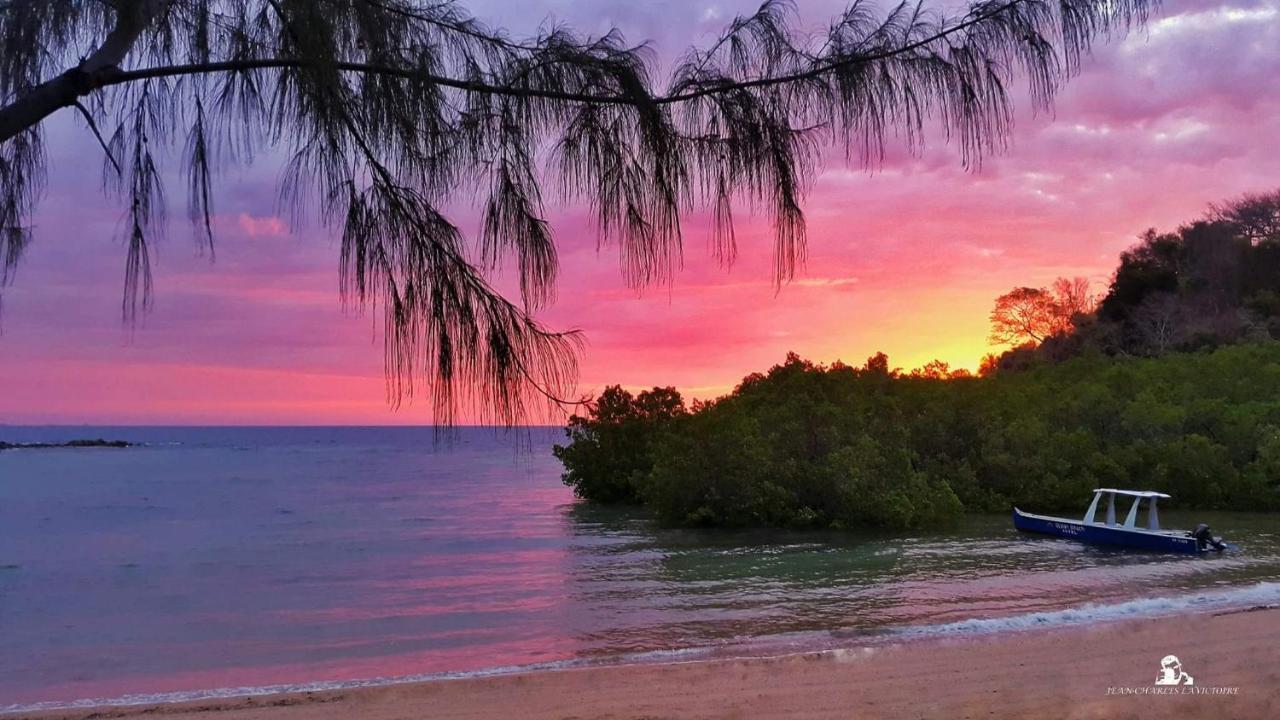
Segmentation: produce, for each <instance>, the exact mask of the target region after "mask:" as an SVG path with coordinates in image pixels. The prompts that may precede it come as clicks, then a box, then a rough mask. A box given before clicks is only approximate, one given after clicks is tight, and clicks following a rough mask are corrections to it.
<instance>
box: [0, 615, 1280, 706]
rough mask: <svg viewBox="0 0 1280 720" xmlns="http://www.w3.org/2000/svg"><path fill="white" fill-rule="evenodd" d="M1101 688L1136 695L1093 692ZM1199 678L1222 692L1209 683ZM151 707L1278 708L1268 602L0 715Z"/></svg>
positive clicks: (1276, 651) (1277, 643)
mask: <svg viewBox="0 0 1280 720" xmlns="http://www.w3.org/2000/svg"><path fill="white" fill-rule="evenodd" d="M1170 654H1174V655H1177V656H1178V657H1179V658H1181V660H1182V663H1183V669H1184V671H1185V672H1187V673H1188V674H1190V675H1191V676H1192V677H1194V680H1195V685H1194V687H1177V688H1159V690H1163V691H1166V692H1169V693H1175V694H1158V695H1157V694H1151V693H1153V692H1154V691H1156V690H1157V688H1156V686H1155V685H1154V681H1155V679H1156V676H1157V675H1158V673H1159V670H1160V660H1161V658H1163V657H1164V656H1166V655H1170ZM1109 688H1120V689H1122V690H1121V691H1120V692H1122V693H1125V692H1133V693H1137V694H1109V692H1108V689H1109ZM1215 688H1220V689H1222V688H1225V689H1226V692H1227V693H1229V694H1214V689H1215ZM1231 688H1235V691H1234V693H1230V689H1231ZM1124 689H1131V690H1124ZM1219 692H1221V691H1219ZM1113 693H1114V691H1113ZM155 716H162V717H170V716H173V717H182V718H185V717H195V718H202V719H203V718H208V719H209V720H212V719H214V718H216V719H217V720H304V719H305V720H347V719H348V718H359V719H360V720H402V719H403V720H410V719H412V720H421V719H422V718H476V719H478V718H486V719H487V718H521V719H522V720H523V719H527V720H535V719H538V718H557V719H563V720H569V719H574V720H586V719H588V718H600V719H604V718H610V719H613V720H622V719H626V718H636V719H640V718H646V719H650V720H652V719H656V718H842V719H848V718H867V719H879V718H886V719H887V718H895V719H896V718H946V719H947V720H960V719H962V718H1107V719H1109V720H1115V719H1124V718H1178V719H1179V720H1188V719H1190V718H1212V719H1213V720H1229V719H1232V718H1242V719H1251V718H1258V719H1259V720H1261V719H1263V718H1277V717H1280V609H1276V608H1254V609H1251V610H1241V611H1232V612H1222V613H1217V614H1200V615H1183V616H1178V617H1170V618H1159V619H1146V620H1132V621H1124V622H1115V623H1108V624H1100V625H1097V626H1094V627H1088V628H1060V629H1045V630H1034V631H1027V632H1021V633H1007V634H1002V635H992V636H986V637H975V638H966V639H932V640H918V641H912V642H907V643H902V644H898V645H890V646H882V647H876V648H850V649H847V650H837V651H829V652H822V653H809V654H800V655H791V656H786V657H779V658H761V659H746V660H721V661H709V662H697V663H677V664H669V665H642V666H629V667H599V668H587V669H576V670H563V671H547V672H538V673H528V674H521V675H508V676H502V677H491V678H473V679H465V680H444V681H435V682H424V683H416V684H404V685H393V686H387V687H378V688H363V689H358V690H338V691H332V692H315V693H298V694H286V695H274V696H263V697H249V698H236V699H228V700H217V701H209V700H206V701H199V702H190V703H178V704H171V705H152V706H132V707H107V708H96V709H80V710H74V711H56V712H45V713H36V714H25V715H24V714H19V715H14V716H7V717H21V718H49V719H53V718H57V719H58V720H70V719H72V718H76V719H84V720H88V719H90V718H94V719H98V718H144V717H155Z"/></svg>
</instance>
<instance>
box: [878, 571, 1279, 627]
mask: <svg viewBox="0 0 1280 720" xmlns="http://www.w3.org/2000/svg"><path fill="white" fill-rule="evenodd" d="M1277 603H1280V583H1275V582H1263V583H1258V584H1257V585H1251V586H1248V587H1242V588H1234V589H1231V590H1216V591H1207V592H1201V593H1195V594H1192V595H1178V596H1173V597H1157V598H1143V599H1141V600H1129V601H1127V602H1122V603H1116V604H1112V605H1100V604H1093V603H1090V604H1087V605H1081V606H1079V607H1073V608H1067V609H1064V610H1051V611H1045V612H1034V613H1026V614H1022V615H1010V616H1007V617H998V618H975V619H970V620H959V621H956V622H951V623H944V624H941V625H916V626H911V627H905V628H898V629H895V630H893V631H891V633H890V634H891V635H894V636H899V637H902V636H906V637H919V636H925V637H932V636H950V635H985V634H990V633H1001V632H1016V631H1020V630H1031V629H1034V628H1043V627H1059V626H1072V625H1090V624H1094V623H1099V622H1110V621H1115V620H1128V619H1137V618H1146V617H1161V616H1165V615H1178V614H1181V613H1188V612H1192V613H1197V612H1206V611H1209V610H1232V609H1240V608H1245V607H1249V606H1252V605H1272V604H1277Z"/></svg>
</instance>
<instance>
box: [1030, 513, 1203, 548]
mask: <svg viewBox="0 0 1280 720" xmlns="http://www.w3.org/2000/svg"><path fill="white" fill-rule="evenodd" d="M1013 526H1014V527H1015V528H1017V529H1018V530H1021V531H1022V532H1031V533H1040V534H1042V535H1054V536H1057V537H1064V538H1070V539H1072V540H1078V541H1080V542H1085V543H1091V544H1094V545H1118V546H1124V547H1132V548H1140V549H1143V550H1156V551H1160V552H1176V553H1187V554H1196V553H1200V552H1204V550H1203V549H1202V548H1201V546H1200V543H1199V542H1198V541H1197V540H1196V539H1195V538H1194V537H1191V536H1189V535H1187V534H1185V533H1181V532H1179V531H1176V530H1145V529H1142V528H1134V527H1124V526H1122V525H1107V524H1105V523H1085V522H1083V521H1080V520H1068V519H1066V518H1059V517H1051V516H1048V515H1033V514H1031V513H1026V512H1023V511H1021V510H1019V509H1018V508H1016V507H1015V508H1014V509H1013Z"/></svg>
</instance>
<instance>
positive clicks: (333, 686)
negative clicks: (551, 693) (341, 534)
mask: <svg viewBox="0 0 1280 720" xmlns="http://www.w3.org/2000/svg"><path fill="white" fill-rule="evenodd" d="M1277 604H1280V583H1277V582H1263V583H1258V584H1257V585H1251V586H1248V587H1242V588H1235V589H1231V590H1219V591H1209V592H1201V593H1195V594H1191V595H1181V596H1174V597H1158V598H1146V599H1142V600H1130V601H1128V602H1122V603H1116V604H1111V605H1100V604H1087V605H1081V606H1079V607H1075V608H1068V609H1065V610H1055V611H1046V612H1035V613H1025V614H1021V615H1010V616H1007V617H1000V618H982V619H972V620H961V621H958V622H952V623H944V624H939V625H917V626H911V627H905V628H896V629H889V630H887V631H886V632H871V633H868V634H867V635H863V636H860V637H859V638H858V641H859V643H860V645H861V646H864V647H862V648H861V651H866V652H871V651H873V648H874V646H877V645H880V644H882V643H884V642H895V641H902V640H908V639H926V638H930V637H957V636H959V637H964V636H973V635H986V634H997V633H1004V632H1019V631H1025V630H1032V629H1037V628H1047V627H1069V626H1075V625H1092V624H1097V623H1100V622H1111V621H1118V620H1129V619H1139V618H1147V617H1161V616H1168V615H1177V614H1182V613H1202V612H1209V611H1213V610H1218V611H1229V610H1239V609H1245V608H1249V607H1254V606H1274V605H1277ZM833 635H834V636H836V637H839V635H838V634H836V633H830V634H827V635H826V641H825V642H823V641H822V640H820V639H819V638H818V637H817V636H816V634H815V633H798V634H795V636H792V637H790V638H789V640H790V641H789V642H786V643H782V642H780V641H781V640H783V638H784V636H782V635H779V636H772V637H769V636H766V637H757V638H739V639H738V640H739V642H737V643H734V644H733V645H732V646H715V647H712V646H708V647H689V648H678V649H671V650H650V651H645V652H633V653H626V654H623V655H614V656H609V657H592V658H568V659H564V660H553V661H548V662H540V663H530V664H524V665H504V666H499V667H491V668H481V669H476V670H459V671H452V672H437V673H425V674H420V675H405V676H397V677H377V678H368V679H363V680H325V681H315V682H305V683H294V684H287V685H264V686H242V687H230V688H216V689H212V690H190V691H181V692H165V693H150V694H133V695H123V696H120V697H114V698H94V699H84V700H73V701H53V702H38V703H30V704H25V705H0V714H7V713H19V712H41V711H46V710H68V709H77V708H91V707H108V706H117V707H118V706H130V705H155V704H167V703H178V702H192V701H200V700H225V699H230V698H242V697H260V696H264V695H279V694H285V693H289V694H297V693H309V692H326V691H334V690H354V689H359V688H367V687H385V686H388V685H402V684H407V683H418V682H430V681H438V680H462V679H467V678H484V677H495V676H500V675H514V674H519V673H529V672H540V671H549V670H568V669H572V668H582V667H595V666H623V665H649V664H661V663H688V662H702V661H705V660H742V659H750V658H761V657H780V656H790V655H796V654H806V653H814V652H819V653H836V654H838V655H843V654H845V653H848V652H851V651H855V650H858V648H853V649H850V648H848V647H832V645H831V643H830V640H831V639H832V637H833ZM846 639H847V638H846ZM840 645H842V646H843V645H844V643H840ZM784 648H785V649H784Z"/></svg>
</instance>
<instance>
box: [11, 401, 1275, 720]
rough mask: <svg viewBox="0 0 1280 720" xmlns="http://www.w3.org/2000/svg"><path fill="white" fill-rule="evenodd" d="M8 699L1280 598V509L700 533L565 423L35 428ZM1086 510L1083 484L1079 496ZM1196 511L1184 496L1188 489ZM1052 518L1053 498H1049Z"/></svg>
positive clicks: (14, 478) (24, 473) (726, 647)
mask: <svg viewBox="0 0 1280 720" xmlns="http://www.w3.org/2000/svg"><path fill="white" fill-rule="evenodd" d="M77 438H105V439H109V440H127V441H130V442H137V443H143V445H142V446H140V447H134V448H127V449H30V450H13V451H3V452H0V710H3V709H14V708H15V707H16V706H22V707H32V706H36V707H49V706H56V705H70V704H75V703H77V702H83V701H88V700H103V699H110V700H114V701H117V702H143V701H147V700H157V699H160V700H165V699H183V698H194V697H208V696H218V695H227V694H236V693H243V692H246V688H251V689H252V688H256V689H259V690H260V689H262V688H271V687H275V688H280V687H287V688H323V687H334V686H342V685H344V684H362V683H368V682H385V681H387V680H389V679H398V678H399V679H403V678H424V677H425V678H431V677H456V676H461V675H468V674H486V673H496V672H508V671H511V670H513V669H521V668H526V669H527V668H530V667H533V668H557V667H565V666H573V665H580V664H592V663H629V662H651V661H661V660H678V659H701V658H706V657H720V656H736V655H756V654H775V653H785V652H792V651H798V650H805V649H815V648H830V647H848V646H858V645H863V644H868V643H876V642H884V641H901V640H904V639H909V638H913V637H920V636H935V635H939V634H967V633H983V632H1010V631H1017V630H1018V629H1020V628H1025V627H1032V626H1044V625H1053V624H1072V623H1093V622H1099V621H1102V620H1107V619H1112V618H1120V617H1128V616H1139V615H1155V614H1166V613H1177V612H1184V611H1188V610H1192V611H1194V610H1209V609H1217V608H1228V607H1233V606H1248V605H1250V604H1267V603H1276V602H1280V518H1277V517H1276V516H1274V515H1273V516H1266V515H1251V514H1242V513H1208V512H1201V513H1186V512H1179V511H1178V510H1177V505H1176V502H1174V503H1171V504H1169V505H1167V506H1165V507H1162V512H1161V515H1162V520H1163V521H1164V524H1165V525H1166V526H1173V527H1190V526H1194V524H1195V523H1197V522H1200V521H1204V522H1208V523H1210V525H1212V526H1213V528H1214V530H1215V531H1216V532H1217V533H1219V534H1223V535H1225V536H1226V537H1227V538H1228V539H1229V540H1231V541H1233V542H1234V543H1236V544H1237V545H1238V548H1239V549H1238V550H1237V551H1235V552H1232V553H1229V554H1226V555H1210V556H1205V557H1179V556H1168V555H1157V554H1147V553H1136V552H1124V551H1114V550H1104V549H1098V548H1091V547H1087V546H1083V545H1079V544H1075V543H1072V542H1070V541H1065V540H1056V539H1048V538H1038V537H1029V536H1020V535H1019V534H1017V533H1016V532H1014V530H1013V529H1012V527H1011V524H1010V521H1009V518H1008V517H1007V516H1004V515H1000V516H988V517H968V518H966V519H965V520H964V521H963V522H962V524H961V525H960V526H959V527H956V528H952V529H949V530H946V531H941V532H928V533H924V532H918V533H897V534H886V533H877V532H853V533H824V532H787V531H711V530H705V531H704V530H680V529H669V528H662V527H658V526H656V525H655V524H654V523H653V522H651V521H650V519H649V518H648V517H647V516H646V515H645V514H644V513H643V512H641V511H637V510H625V509H623V510H620V509H607V508H597V507H590V506H587V505H585V504H582V503H579V502H577V501H575V499H574V498H573V495H572V493H571V492H570V491H569V490H568V489H567V488H565V487H564V485H562V484H561V482H560V466H559V464H558V463H557V462H556V460H555V459H554V458H553V457H552V455H551V446H552V444H553V443H554V442H556V441H558V440H559V439H560V433H559V431H557V430H553V429H548V428H534V429H526V430H522V431H516V432H512V433H501V432H497V431H494V430H489V429H479V428H464V429H460V430H458V431H457V432H456V436H455V437H454V438H453V439H452V440H451V441H446V440H442V439H441V438H439V437H437V436H436V434H435V433H434V432H433V431H432V430H431V429H429V428H421V429H420V428H160V427H155V428H142V427H121V428H96V427H57V428H30V427H4V426H0V440H3V441H9V442H34V441H65V440H71V439H77ZM1087 500H1088V498H1081V511H1083V509H1084V505H1085V504H1086V502H1087ZM1175 500H1176V498H1175ZM1033 509H1034V508H1033Z"/></svg>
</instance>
